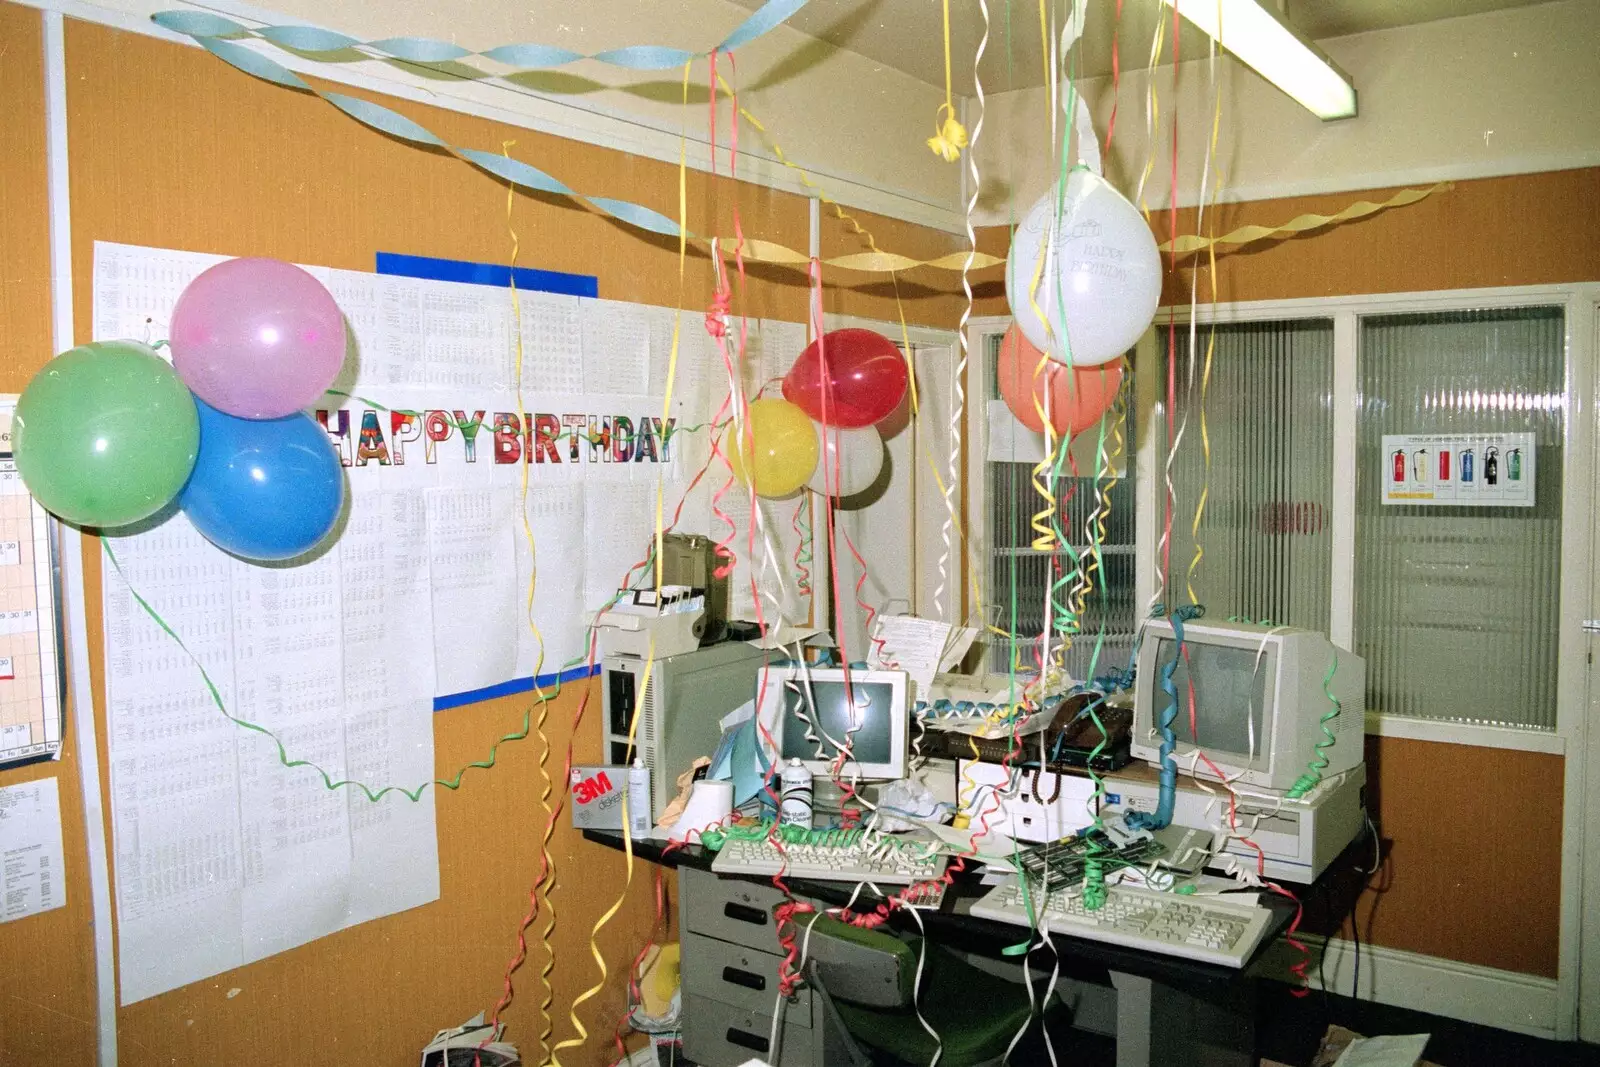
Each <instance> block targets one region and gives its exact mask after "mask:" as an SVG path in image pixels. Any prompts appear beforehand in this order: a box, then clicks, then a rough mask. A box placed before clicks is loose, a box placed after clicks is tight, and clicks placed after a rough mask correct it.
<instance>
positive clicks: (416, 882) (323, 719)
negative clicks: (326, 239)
mask: <svg viewBox="0 0 1600 1067" xmlns="http://www.w3.org/2000/svg"><path fill="white" fill-rule="evenodd" d="M221 258H222V257H218V256H209V255H200V254H195V253H187V252H179V251H171V250H164V249H151V248H137V247H131V246H125V245H113V244H105V243H97V244H96V246H95V276H94V328H95V338H96V340H110V339H114V338H132V339H135V340H141V341H145V342H147V343H150V342H154V341H158V340H161V339H163V338H165V336H166V329H167V321H168V319H169V317H170V314H171V309H172V307H173V305H174V304H175V303H176V301H177V298H178V296H179V294H180V293H181V292H182V291H183V289H184V287H185V286H186V285H187V284H188V283H189V282H190V281H191V280H192V279H193V278H194V277H195V276H196V275H198V274H199V273H200V272H201V271H203V270H204V269H205V268H207V267H209V266H211V265H212V264H214V263H216V262H219V261H220V259H221ZM306 269H307V270H309V271H311V272H312V273H313V275H315V276H316V277H317V278H318V279H319V280H320V281H321V282H322V283H323V284H324V285H325V286H326V287H327V288H328V290H329V292H330V293H332V295H333V297H334V299H335V300H336V301H337V302H338V304H339V306H340V309H341V310H342V311H343V312H344V315H345V318H346V320H347V322H348V324H349V327H350V334H351V337H352V350H351V352H350V353H349V354H348V355H347V357H346V365H345V366H346V371H345V374H344V375H342V376H341V378H340V379H339V380H338V381H336V382H335V389H336V390H337V391H336V392H330V393H329V394H328V395H327V396H326V397H324V399H323V403H322V404H320V405H319V406H318V409H317V410H315V411H313V412H312V414H313V416H314V417H315V418H316V419H317V420H318V421H319V422H320V423H321V425H322V426H323V427H324V429H325V430H326V431H327V432H328V434H329V437H330V440H331V442H332V444H333V446H334V447H335V449H336V450H337V451H338V453H339V456H340V459H341V461H342V463H343V464H344V467H345V473H346V484H347V487H348V489H349V506H348V515H347V517H346V518H345V519H344V520H343V521H344V525H343V528H342V530H341V531H340V532H339V533H338V534H337V536H336V538H335V539H334V540H333V541H332V542H331V543H330V544H329V545H328V546H327V548H326V549H325V550H324V551H322V552H321V554H320V555H318V554H315V553H314V554H313V558H311V559H309V560H305V561H297V562H296V563H295V564H294V565H291V566H273V567H262V566H257V565H253V564H250V563H246V562H243V561H241V560H238V559H235V558H233V557H231V556H228V555H227V554H225V553H223V552H221V551H220V550H218V549H216V548H214V547H213V546H211V545H210V544H209V543H208V542H206V541H205V540H204V539H203V538H202V537H201V536H200V535H199V534H198V533H197V532H196V531H195V530H194V529H193V528H192V527H191V526H190V525H189V524H188V523H187V522H186V521H185V520H184V518H183V516H182V515H181V514H179V515H177V516H175V517H173V518H171V519H169V520H167V521H166V522H165V523H163V524H162V525H160V526H158V527H156V528H155V529H153V530H150V531H146V532H142V533H138V534H135V535H132V536H128V537H116V538H113V539H111V540H110V542H109V544H110V545H111V547H112V549H113V551H114V552H115V553H116V556H117V560H118V561H119V562H120V564H121V576H119V575H118V574H117V572H116V571H115V570H114V569H112V568H110V567H109V566H108V568H107V578H106V581H105V583H104V590H105V592H104V601H105V617H106V662H107V671H106V678H107V682H106V686H107V699H108V726H109V733H110V739H109V748H110V763H111V775H112V824H113V825H112V829H113V843H114V849H115V856H116V863H117V870H118V878H117V881H116V887H117V898H118V899H117V906H118V915H119V919H120V928H119V929H120V933H121V951H120V953H119V959H120V963H121V968H122V985H121V988H122V997H123V1001H124V1003H127V1002H131V1001H134V1000H138V999H141V998H143V997H148V996H152V995H154V994H156V993H159V992H162V991H165V990H167V989H171V988H175V987H176V986H179V985H182V984H184V983H187V982H191V981H195V980H197V979H199V978H202V977H205V976H207V975H210V974H214V973H217V972H218V971H220V970H223V969H226V968H229V967H234V966H238V965H239V964H241V963H245V962H248V961H250V960H253V959H258V958H261V957H263V956H266V955H269V954H271V953H274V952H279V951H282V950H284V949H286V948H289V947H291V946H293V945H295V944H300V943H303V942H305V941H307V940H310V939H312V938H315V937H320V936H323V935H325V934H328V933H331V932H333V931H334V930H337V929H340V928H341V927H344V926H349V925H352V924H354V923H358V922H362V921H365V920H366V919H370V918H375V917H377V916H380V915H385V914H389V913H392V912H395V911H399V910H402V909H404V908H409V907H414V906H416V905H419V904H422V903H425V902H427V901H430V900H433V899H435V898H436V897H437V895H438V861H437V844H436V840H435V828H434V807H433V797H434V793H433V791H432V789H425V790H422V792H421V793H420V800H418V801H413V800H411V799H408V798H407V796H406V795H404V794H403V793H401V792H400V791H399V790H395V791H392V792H388V793H386V794H385V795H383V796H382V797H381V798H380V799H378V800H376V801H373V800H369V799H368V798H367V797H366V796H365V795H364V794H363V792H362V791H361V790H359V789H355V788H341V789H338V790H336V791H330V790H329V789H328V788H326V787H325V786H324V784H323V781H322V779H321V777H320V776H319V775H318V774H317V772H316V771H315V770H314V769H312V768H308V767H296V768H289V767H286V766H284V765H283V763H282V762H281V761H280V758H279V754H278V749H277V747H276V745H275V743H274V742H273V741H272V740H271V739H270V738H268V737H265V736H263V735H261V734H259V733H256V732H253V731H250V730H248V729H246V728H244V727H241V726H239V725H238V724H237V723H236V722H234V721H232V720H230V718H229V717H228V716H229V715H231V716H233V717H235V718H237V719H242V720H246V721H248V722H250V723H255V724H259V725H261V726H264V727H266V728H268V729H270V730H272V731H273V732H274V733H275V734H276V735H277V736H278V737H279V738H281V739H282V741H283V744H284V747H285V749H286V750H287V753H288V758H289V759H290V760H307V761H311V762H313V763H315V764H316V765H317V766H319V767H321V768H322V769H324V770H325V771H327V772H328V774H329V775H331V776H332V777H333V778H334V779H335V780H338V779H341V778H348V779H352V780H354V781H356V782H360V783H363V784H366V785H368V786H371V787H373V788H374V789H377V788H379V787H382V786H399V787H402V788H404V789H407V790H417V789H418V788H419V787H421V786H424V785H426V784H427V783H429V782H430V781H431V779H432V778H433V774H434V766H433V735H432V715H433V713H434V712H435V711H439V710H444V709H448V708H451V707H454V706H456V705H458V704H461V703H466V702H470V701H472V700H474V699H483V698H486V697H488V696H492V695H500V694H507V693H515V692H519V691H527V690H528V689H530V688H531V687H532V685H533V678H534V676H538V677H539V679H540V683H541V684H549V683H551V682H553V681H554V680H555V679H556V677H557V676H558V675H559V676H562V677H571V676H574V675H576V674H581V673H583V672H584V671H585V670H586V663H585V655H586V652H587V640H586V636H587V627H588V621H587V620H588V619H590V618H592V617H593V614H594V612H595V611H596V610H598V609H601V608H603V607H604V606H605V605H606V604H607V603H608V602H609V601H610V600H611V599H612V598H613V597H614V596H615V595H616V592H617V589H618V587H619V585H620V584H621V583H622V582H623V581H624V579H625V577H626V576H627V575H628V573H629V571H630V568H633V567H634V566H635V565H636V564H642V563H643V562H644V560H645V559H646V556H647V553H648V551H649V549H650V545H651V543H652V535H653V532H654V529H655V515H656V498H657V489H658V486H660V489H661V493H662V499H663V510H664V513H665V519H666V521H668V522H670V521H671V518H672V515H673V512H674V510H675V508H676V507H677V504H678V502H679V500H680V499H681V498H683V497H684V494H685V488H686V486H687V484H688V482H689V481H691V480H692V479H693V476H694V474H695V473H696V472H698V471H699V470H700V469H701V468H702V467H703V466H704V465H705V464H706V463H707V462H708V460H709V459H710V448H709V446H710V435H709V430H708V428H707V427H706V426H705V425H704V424H705V423H707V422H708V421H709V420H710V419H711V417H712V415H713V414H714V413H713V412H710V411H707V410H706V409H707V408H708V407H709V406H710V405H708V404H707V402H706V395H707V393H708V391H709V389H708V383H709V380H710V379H711V376H712V375H713V374H717V375H719V376H720V377H721V378H722V380H723V381H724V382H725V380H726V373H725V371H724V370H723V364H722V358H721V355H720V354H719V353H717V352H716V351H715V349H714V347H713V346H712V344H711V343H710V341H709V339H708V338H707V337H706V335H705V332H704V328H703V326H701V322H702V319H703V316H700V315H687V314H686V315H685V316H684V327H683V330H682V341H681V342H680V344H681V348H680V355H679V362H678V379H677V381H676V383H675V386H674V389H673V395H674V398H675V402H674V405H673V409H672V411H671V412H669V413H667V414H666V417H665V418H663V408H662V405H663V397H664V395H665V385H666V382H665V366H666V363H667V357H668V352H669V350H670V343H671V331H672V325H673V315H674V313H673V311H672V310H671V309H667V308H655V307H645V306H642V305H635V304H627V303H621V302H617V301H605V300H596V299H589V298H579V297H574V296H561V295H554V294H548V293H537V292H526V291H524V292H520V293H518V294H516V297H515V300H516V302H517V304H516V306H517V308H518V310H519V311H520V322H515V321H514V315H513V306H514V305H513V296H512V294H511V293H510V292H509V291H508V290H507V289H504V288H494V287H489V286H478V285H469V284H463V283H456V282H443V281H434V280H427V279H417V278H409V277H398V276H389V275H378V274H367V273H363V272H356V271H342V270H331V269H327V268H319V267H307V268H306ZM691 327H699V329H698V330H697V329H692V328H691ZM796 331H798V332H796ZM760 332H761V334H762V335H763V336H770V337H771V338H774V339H778V338H781V339H782V347H783V348H788V347H790V346H792V347H793V352H794V354H798V352H799V350H800V348H801V347H803V344H804V331H803V329H801V328H800V327H797V326H794V325H792V324H786V323H785V324H772V328H771V329H765V328H763V329H761V331H760ZM519 338H520V342H521V345H520V347H521V362H522V367H521V381H522V383H523V388H522V389H521V390H520V392H521V397H520V400H521V402H520V403H519V397H518V393H519V389H518V375H517V360H518V344H517V341H518V339H519ZM775 347H776V345H775ZM789 358H790V359H791V360H792V358H793V355H791V356H790V357H789ZM764 370H765V367H764V362H763V366H762V367H761V368H760V370H759V371H758V372H764ZM779 373H781V371H780V372H779ZM725 392H726V386H725V385H723V386H722V387H721V388H720V389H718V390H717V392H716V395H718V396H720V395H722V394H723V393H725ZM524 475H526V481H527V493H526V496H525V497H524V495H523V491H522V487H523V479H524ZM726 477H727V475H726V470H725V468H723V469H722V475H721V479H719V478H717V477H716V476H715V475H714V474H713V475H708V476H707V477H706V478H704V479H702V480H701V483H700V486H699V488H698V490H697V492H696V493H695V494H694V495H693V496H692V497H691V498H690V499H689V501H688V502H687V504H686V505H685V509H684V516H683V519H682V521H680V523H679V524H678V527H677V529H679V530H682V531H684V532H689V533H702V534H704V533H710V534H712V535H713V536H717V535H718V534H719V531H716V530H714V529H713V528H712V518H711V511H710V498H709V493H710V490H711V487H710V485H709V483H710V482H713V481H716V482H717V484H718V485H720V484H721V480H722V479H725V478H726ZM736 496H737V493H736V492H730V493H729V494H728V496H727V497H725V498H724V499H725V501H726V500H728V499H731V498H735V497H736ZM724 510H734V509H732V508H724ZM519 512H520V513H519ZM524 520H525V521H526V524H527V527H528V528H529V529H530V530H531V534H532V538H531V540H532V549H531V550H530V545H529V538H528V536H527V535H526V534H525V532H524ZM745 521H746V522H747V523H748V519H746V520H745ZM772 525H773V526H778V525H779V524H778V523H777V522H776V521H773V522H772ZM720 532H721V533H726V531H725V530H724V531H720ZM745 535H746V531H745V530H741V531H740V536H739V537H737V538H735V549H736V551H738V550H740V549H742V547H743V544H744V542H745V539H746V537H745ZM793 550H794V546H793V545H789V544H783V543H780V544H778V545H775V546H774V555H777V553H783V554H782V555H777V558H779V559H787V558H789V555H790V554H792V552H793ZM739 554H740V555H741V556H742V555H744V553H743V552H742V551H740V552H739ZM746 573H748V571H746ZM535 575H537V581H536V582H535V584H534V598H533V606H532V611H531V617H532V621H533V622H534V623H536V624H537V627H538V632H539V636H540V638H542V644H541V643H540V640H538V639H536V637H535V634H534V629H533V627H532V626H530V625H529V614H530V613H529V612H528V611H527V610H525V609H526V595H527V589H528V583H529V579H530V577H534V576H535ZM647 580H649V576H648V574H647V572H646V571H645V569H644V568H642V567H641V568H640V570H639V572H638V581H641V582H643V581H647ZM135 591H137V593H138V594H139V596H141V597H142V598H143V599H144V600H145V601H147V602H148V603H149V604H150V606H151V609H152V610H153V611H155V612H156V613H157V614H159V615H160V616H161V618H162V619H163V620H164V621H165V622H166V624H167V625H168V626H170V627H171V629H172V631H173V632H174V633H176V634H178V635H179V636H180V637H181V638H182V640H183V642H184V645H185V646H187V650H186V649H185V648H184V647H180V646H179V644H178V643H177V642H176V641H175V640H174V639H173V638H172V636H170V635H169V634H168V633H166V632H165V630H163V628H162V627H161V626H160V625H159V624H158V623H157V622H156V621H155V620H154V619H153V618H151V617H150V615H149V614H148V613H147V612H146V611H145V610H144V609H143V608H141V607H140V606H139V604H138V602H137V601H136V600H135V599H134V595H133V594H134V592H135ZM808 607H809V604H808V603H806V604H796V605H794V610H795V611H796V612H797V614H796V615H792V616H790V617H791V618H795V617H798V618H801V619H803V618H804V612H805V610H806V609H807V608H808ZM197 661H198V664H200V665H203V666H204V668H205V672H206V675H208V676H209V678H210V680H211V682H212V683H213V684H214V685H215V689H216V695H215V696H213V694H212V691H211V689H210V688H209V687H208V685H207V684H206V681H205V680H204V678H202V676H201V674H200V670H199V668H198V667H197ZM219 703H220V705H221V707H219ZM223 708H226V709H227V714H226V715H225V714H224V713H223ZM486 744H487V740H486ZM490 773H493V772H490ZM473 784H474V783H473V782H472V781H471V779H470V778H469V779H468V781H467V784H466V785H465V786H464V788H471V787H472V785H473ZM219 810H231V811H233V812H234V813H236V815H237V819H236V820H227V819H221V820H219V819H217V818H216V813H217V812H218V811H219ZM308 872H309V873H308ZM195 931H200V933H201V936H194V932H195ZM180 935H183V936H180Z"/></svg>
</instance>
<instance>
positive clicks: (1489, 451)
mask: <svg viewBox="0 0 1600 1067" xmlns="http://www.w3.org/2000/svg"><path fill="white" fill-rule="evenodd" d="M1382 460H1383V468H1382V470H1381V471H1379V472H1378V476H1379V478H1380V481H1379V484H1380V485H1382V486H1383V502H1384V503H1385V504H1409V505H1412V506H1419V505H1420V506H1423V507H1458V508H1459V507H1477V508H1491V507H1492V508H1531V507H1533V505H1534V501H1535V499H1536V498H1535V495H1534V473H1535V471H1534V467H1535V448H1534V435H1533V434H1531V433H1496V434H1470V435H1468V434H1385V435H1384V437H1383V456H1382Z"/></svg>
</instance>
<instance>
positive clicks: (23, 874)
mask: <svg viewBox="0 0 1600 1067" xmlns="http://www.w3.org/2000/svg"><path fill="white" fill-rule="evenodd" d="M61 857H62V848H61V795H60V791H59V790H58V788H57V786H56V780H55V779H54V778H41V779H39V780H38V781H36V782H23V783H22V784H21V785H9V786H6V787H5V788H3V789H0V922H10V921H11V920H13V919H21V918H25V917H27V916H29V915H37V914H39V913H40V912H42V911H49V910H51V909H52V908H59V907H61V906H62V905H64V904H65V903H66V902H67V884H66V872H65V871H64V870H63V869H62V865H61Z"/></svg>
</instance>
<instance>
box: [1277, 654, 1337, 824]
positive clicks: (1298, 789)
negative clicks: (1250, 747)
mask: <svg viewBox="0 0 1600 1067" xmlns="http://www.w3.org/2000/svg"><path fill="white" fill-rule="evenodd" d="M1338 669H1339V651H1338V650H1337V649H1335V650H1334V653H1333V662H1332V663H1330V664H1329V665H1328V673H1327V674H1325V675H1323V676H1322V693H1323V695H1324V696H1326V697H1327V698H1328V703H1329V704H1331V705H1333V706H1332V707H1330V708H1329V709H1328V710H1327V711H1325V712H1323V713H1322V718H1320V719H1318V720H1317V725H1318V726H1320V727H1322V740H1321V741H1318V742H1317V743H1316V746H1315V748H1314V750H1313V751H1314V755H1313V756H1312V757H1311V762H1310V763H1309V764H1307V765H1306V773H1304V774H1302V775H1301V776H1300V777H1299V778H1297V779H1295V783H1294V785H1292V786H1290V787H1289V792H1288V793H1287V794H1286V795H1287V796H1288V798H1289V799H1290V800H1299V799H1300V798H1301V797H1303V796H1305V795H1306V794H1307V793H1309V792H1311V791H1312V790H1313V789H1315V788H1316V787H1317V783H1318V782H1321V781H1322V772H1323V770H1324V769H1325V768H1326V767H1327V766H1328V749H1329V748H1331V747H1332V746H1333V745H1334V744H1335V743H1336V742H1337V741H1338V740H1339V739H1338V738H1337V737H1334V736H1333V731H1332V730H1331V729H1329V728H1328V723H1330V722H1332V721H1333V720H1334V719H1336V718H1337V717H1338V716H1339V713H1340V712H1341V711H1343V710H1344V709H1343V707H1341V706H1340V704H1339V698H1338V697H1336V696H1334V695H1333V689H1332V688H1331V683H1332V682H1333V672H1334V671H1337V670H1338Z"/></svg>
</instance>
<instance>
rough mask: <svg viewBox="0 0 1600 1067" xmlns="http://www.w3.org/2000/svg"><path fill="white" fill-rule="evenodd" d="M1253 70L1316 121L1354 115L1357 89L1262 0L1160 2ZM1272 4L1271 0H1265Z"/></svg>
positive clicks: (1181, 0)
mask: <svg viewBox="0 0 1600 1067" xmlns="http://www.w3.org/2000/svg"><path fill="white" fill-rule="evenodd" d="M1162 3H1164V4H1166V5H1167V6H1168V7H1171V8H1176V9H1177V10H1178V13H1179V14H1181V15H1182V16H1183V17H1184V18H1186V19H1188V20H1189V21H1190V22H1192V23H1194V24H1195V25H1196V26H1198V27H1199V28H1200V29H1202V30H1204V31H1205V32H1206V33H1208V34H1209V35H1210V36H1211V37H1212V39H1214V40H1215V41H1216V42H1217V43H1218V44H1220V45H1221V46H1222V47H1223V48H1225V49H1227V50H1228V51H1229V52H1232V53H1233V54H1234V55H1236V56H1238V57H1239V58H1240V59H1241V60H1243V61H1244V62H1245V63H1246V64H1247V65H1248V66H1250V67H1252V68H1253V69H1254V70H1255V72H1256V73H1257V74H1259V75H1261V76H1262V77H1263V78H1265V79H1267V81H1269V82H1271V83H1272V84H1273V85H1276V86H1277V87H1278V88H1279V89H1282V90H1283V91H1284V92H1286V93H1288V94H1289V95H1290V96H1292V97H1294V99H1295V100H1296V101H1298V102H1299V103H1300V104H1301V105H1302V106H1304V107H1305V108H1306V109H1307V110H1308V111H1310V112H1311V113H1312V114H1313V115H1315V116H1317V117H1318V118H1321V119H1347V118H1350V117H1352V116H1353V115H1355V113H1356V90H1355V86H1354V85H1352V84H1351V83H1350V78H1349V76H1348V75H1347V74H1345V72H1344V71H1342V70H1340V69H1339V68H1338V67H1336V66H1334V64H1333V61H1332V60H1331V59H1329V58H1328V57H1327V56H1325V55H1323V54H1322V52H1321V50H1319V49H1318V48H1317V46H1316V45H1314V44H1312V43H1311V42H1310V41H1307V40H1306V39H1305V38H1303V37H1301V36H1300V35H1299V34H1298V33H1295V32H1294V30H1293V29H1291V28H1290V27H1289V25H1288V24H1287V23H1285V22H1284V21H1282V20H1281V19H1280V18H1279V17H1278V15H1277V13H1276V12H1274V11H1271V10H1269V9H1268V8H1267V7H1266V6H1265V5H1264V3H1263V2H1262V0H1162ZM1266 3H1271V0H1266Z"/></svg>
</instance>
